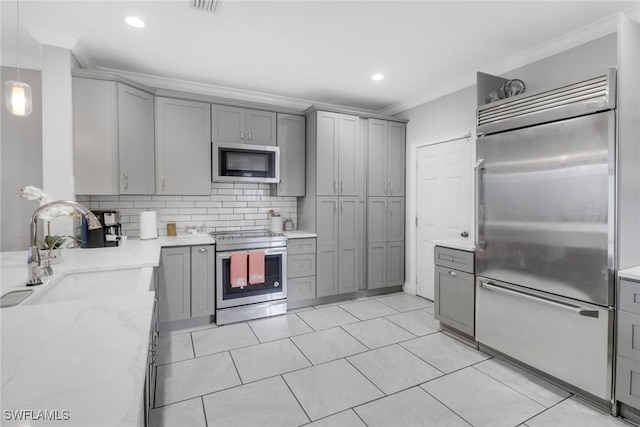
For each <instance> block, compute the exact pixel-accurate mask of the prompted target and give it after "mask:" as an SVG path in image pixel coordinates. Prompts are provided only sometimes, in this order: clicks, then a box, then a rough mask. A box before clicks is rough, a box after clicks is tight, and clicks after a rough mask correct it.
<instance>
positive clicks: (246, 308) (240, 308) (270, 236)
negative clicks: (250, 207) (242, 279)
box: [211, 230, 287, 325]
mask: <svg viewBox="0 0 640 427" xmlns="http://www.w3.org/2000/svg"><path fill="white" fill-rule="evenodd" d="M211 235H212V236H213V238H214V239H216V323H217V324H218V325H223V324H226V323H233V322H240V321H243V320H249V319H256V318H260V317H267V316H273V315H277V314H283V313H286V311H287V238H286V236H284V235H282V234H280V233H272V232H271V231H269V230H250V231H234V232H221V233H215V232H214V233H211ZM252 250H262V251H264V273H265V274H264V276H265V281H264V282H263V283H257V284H249V285H247V286H244V287H242V288H240V287H233V286H231V254H232V253H234V252H247V253H248V252H249V251H252Z"/></svg>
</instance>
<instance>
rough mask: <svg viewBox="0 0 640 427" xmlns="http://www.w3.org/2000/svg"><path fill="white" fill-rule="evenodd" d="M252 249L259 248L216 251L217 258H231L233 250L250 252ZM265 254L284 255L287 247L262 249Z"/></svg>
mask: <svg viewBox="0 0 640 427" xmlns="http://www.w3.org/2000/svg"><path fill="white" fill-rule="evenodd" d="M252 250H256V251H258V250H261V249H246V250H245V249H242V250H237V251H227V252H216V257H217V258H222V259H227V258H231V254H232V253H234V252H251V251H252ZM263 250H264V254H265V255H286V254H287V248H277V249H263Z"/></svg>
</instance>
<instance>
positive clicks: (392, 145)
mask: <svg viewBox="0 0 640 427" xmlns="http://www.w3.org/2000/svg"><path fill="white" fill-rule="evenodd" d="M405 128H406V126H405V124H404V123H394V122H389V124H388V132H389V138H388V143H387V180H388V185H389V187H388V191H387V195H389V196H404V182H405V172H404V169H405V168H404V165H405Z"/></svg>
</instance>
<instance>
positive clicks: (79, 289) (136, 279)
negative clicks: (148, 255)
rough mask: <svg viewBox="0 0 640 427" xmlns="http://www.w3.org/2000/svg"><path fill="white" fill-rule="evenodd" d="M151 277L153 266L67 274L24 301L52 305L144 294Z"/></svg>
mask: <svg viewBox="0 0 640 427" xmlns="http://www.w3.org/2000/svg"><path fill="white" fill-rule="evenodd" d="M152 280H153V268H152V267H145V268H128V269H121V270H104V271H87V272H77V273H68V274H65V275H63V276H61V277H59V278H57V279H55V280H53V281H52V282H51V283H49V284H47V285H44V286H45V287H44V288H43V289H42V290H39V291H38V292H36V293H35V295H33V296H32V297H30V298H28V299H27V300H26V301H25V302H24V303H23V304H24V305H36V304H51V303H56V302H64V301H73V300H82V299H93V298H101V297H109V296H115V295H123V294H137V293H144V292H149V291H150V290H151V289H152V285H153V283H152Z"/></svg>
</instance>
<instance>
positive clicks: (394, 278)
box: [367, 119, 406, 289]
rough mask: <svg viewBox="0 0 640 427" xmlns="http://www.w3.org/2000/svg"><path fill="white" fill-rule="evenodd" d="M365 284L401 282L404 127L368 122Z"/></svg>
mask: <svg viewBox="0 0 640 427" xmlns="http://www.w3.org/2000/svg"><path fill="white" fill-rule="evenodd" d="M367 131H368V132H367V142H368V156H367V158H368V160H367V195H368V197H367V284H368V288H369V289H377V288H384V287H388V286H397V285H402V284H403V283H404V240H405V237H404V236H405V223H404V222H405V221H404V218H405V214H404V211H405V197H404V190H405V133H406V125H405V124H404V123H397V122H392V121H385V120H378V119H369V120H368V128H367Z"/></svg>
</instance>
